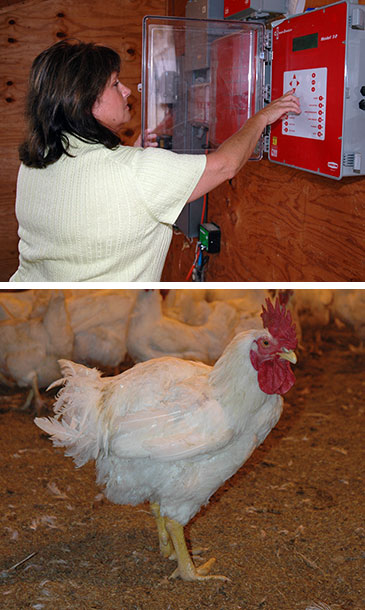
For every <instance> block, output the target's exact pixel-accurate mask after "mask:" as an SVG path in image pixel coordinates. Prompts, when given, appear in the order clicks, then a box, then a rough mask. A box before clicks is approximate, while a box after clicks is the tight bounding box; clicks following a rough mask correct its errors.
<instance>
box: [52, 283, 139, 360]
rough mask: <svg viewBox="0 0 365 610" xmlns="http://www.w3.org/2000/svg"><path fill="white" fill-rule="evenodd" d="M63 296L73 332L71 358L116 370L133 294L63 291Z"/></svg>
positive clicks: (121, 357) (123, 348)
mask: <svg viewBox="0 0 365 610" xmlns="http://www.w3.org/2000/svg"><path fill="white" fill-rule="evenodd" d="M65 295H66V307H67V311H68V314H69V317H70V324H71V328H72V332H73V333H74V347H73V353H72V359H73V360H75V361H76V362H80V363H82V364H88V365H93V366H100V367H103V368H106V367H113V368H115V367H117V366H118V365H119V364H120V363H121V362H122V361H123V360H124V359H125V357H126V353H127V327H128V321H129V316H130V313H131V310H132V309H133V306H134V303H135V300H136V296H137V291H136V290H66V291H65ZM63 357H64V358H65V357H67V356H66V355H64V356H63Z"/></svg>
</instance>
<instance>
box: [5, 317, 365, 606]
mask: <svg viewBox="0 0 365 610" xmlns="http://www.w3.org/2000/svg"><path fill="white" fill-rule="evenodd" d="M307 339H308V338H307ZM351 342H352V343H353V344H356V343H357V342H356V340H355V339H354V338H353V337H352V336H351V334H350V332H349V331H347V330H345V331H344V330H342V331H339V330H338V329H336V328H331V329H327V330H326V331H325V337H324V341H323V344H322V346H321V349H322V354H316V353H308V351H307V352H306V353H302V354H301V356H300V361H299V363H298V365H297V367H296V373H297V383H296V385H295V387H294V389H293V390H291V392H290V393H289V394H288V395H287V400H286V408H285V411H284V414H283V416H282V418H281V420H280V422H279V424H278V425H277V427H276V429H275V430H273V432H272V433H271V434H270V436H269V437H268V438H267V439H266V441H265V443H264V445H263V446H262V447H261V448H259V449H258V450H257V451H256V452H255V454H254V455H253V456H252V458H251V459H250V460H249V462H248V463H246V465H245V466H244V467H243V468H242V469H241V470H240V471H239V472H238V473H237V474H236V476H235V477H234V478H233V479H231V480H230V481H229V482H228V483H227V484H226V485H225V486H224V487H223V488H221V489H220V490H219V492H218V493H217V494H216V495H215V496H214V498H213V499H212V501H211V502H210V504H209V506H208V507H207V508H206V509H204V510H203V511H201V513H200V514H199V515H197V517H196V518H195V519H194V520H193V522H191V523H190V524H189V526H188V527H187V528H186V529H187V535H188V538H189V540H190V541H191V544H193V545H194V546H203V547H204V546H208V547H209V550H208V551H206V553H205V557H209V556H212V555H215V556H216V557H217V563H216V566H215V572H216V573H221V574H225V575H226V576H229V577H230V578H231V582H220V581H208V582H205V583H184V582H182V581H180V580H168V578H167V576H168V575H169V574H170V573H171V572H172V570H173V568H174V563H173V562H169V561H168V560H164V559H162V558H161V557H160V556H159V550H158V543H157V538H156V532H155V526H154V521H153V519H152V518H151V516H150V515H149V513H148V507H147V506H140V507H137V508H132V507H120V506H115V505H112V504H110V503H109V502H108V501H107V500H105V499H103V497H102V496H101V495H100V490H99V489H97V487H96V486H95V483H94V468H93V465H92V464H88V465H86V466H85V467H83V468H82V469H80V470H75V468H74V466H73V462H72V461H71V459H69V458H65V457H63V451H62V450H57V449H54V448H53V447H52V445H51V443H50V442H49V441H48V440H47V438H46V436H44V435H43V434H42V433H41V431H40V430H39V429H38V428H36V426H35V425H34V424H33V422H32V416H31V415H30V413H29V412H19V411H17V410H16V409H17V407H19V406H20V405H21V402H22V401H23V400H24V394H20V393H19V394H18V393H17V394H14V393H9V392H6V390H5V389H4V388H3V392H2V395H1V397H0V409H1V412H0V439H1V445H0V450H1V459H2V479H3V481H4V483H3V484H2V485H1V489H0V536H1V546H0V607H1V608H9V609H10V608H11V609H16V610H19V609H23V608H35V609H37V610H41V609H43V608H44V609H46V610H48V609H49V610H64V609H69V608H70V609H74V608H75V609H87V610H89V609H94V608H95V609H96V608H100V609H103V610H112V609H113V610H115V609H117V610H132V609H135V610H168V609H170V610H187V609H188V610H190V609H194V608H198V609H201V608H215V609H232V610H233V609H237V610H238V609H239V608H242V609H245V610H256V609H257V610H259V609H262V610H295V609H300V610H306V608H308V607H309V606H311V605H312V604H313V603H314V602H317V604H318V602H322V603H326V604H328V606H329V607H330V608H331V610H340V609H341V610H363V609H364V608H365V604H364V602H363V600H364V599H365V586H364V572H362V570H363V563H364V557H365V548H364V539H365V523H364V498H363V497H362V493H363V488H362V480H361V477H362V474H363V463H362V459H363V453H362V445H363V443H362V440H363V438H362V424H363V419H364V398H363V394H364V387H365V379H364V355H359V354H355V353H353V352H352V351H351V350H350V349H349V343H351ZM47 401H48V403H49V405H51V403H52V397H48V398H47ZM31 553H34V555H33V556H32V557H29V558H28V556H29V555H30V554H31ZM22 560H25V561H24V562H23V563H21V564H20V565H18V567H15V564H17V563H18V562H20V561H22Z"/></svg>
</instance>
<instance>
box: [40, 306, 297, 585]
mask: <svg viewBox="0 0 365 610" xmlns="http://www.w3.org/2000/svg"><path fill="white" fill-rule="evenodd" d="M262 320H263V323H264V327H265V329H266V330H263V329H261V330H253V331H246V332H243V333H240V334H239V335H237V336H236V337H235V338H234V340H233V341H232V342H231V343H230V344H229V345H228V347H227V348H226V350H225V351H224V353H223V354H222V356H221V357H220V358H219V360H218V361H217V362H216V364H215V365H214V366H212V367H211V366H207V365H205V364H203V363H198V362H191V361H184V360H180V359H178V358H172V357H164V358H160V359H155V360H150V361H148V362H143V363H141V364H137V365H136V366H134V367H133V368H131V369H130V370H128V371H125V372H124V373H122V374H120V375H118V376H116V377H111V378H103V377H101V375H100V373H99V372H98V371H97V370H96V369H92V370H91V369H88V368H86V367H84V366H82V365H78V364H75V363H72V362H69V361H62V362H61V369H62V372H63V375H64V379H63V380H61V381H60V382H58V383H64V384H65V387H64V388H63V389H62V390H61V392H60V394H59V396H58V399H57V402H56V404H55V408H54V410H55V413H56V416H55V417H54V418H52V419H50V418H36V419H35V422H36V424H37V425H38V426H39V427H40V428H42V429H43V430H44V431H46V432H47V433H48V434H50V435H52V440H53V443H54V444H55V445H56V446H64V447H66V448H67V451H66V455H69V456H72V457H73V458H74V460H75V463H76V465H77V466H82V465H83V464H85V463H86V462H87V461H88V460H90V459H95V460H96V469H97V481H98V483H99V484H101V485H104V486H105V492H104V493H105V495H106V496H107V497H108V498H109V499H110V500H111V501H112V502H115V503H118V504H132V505H136V504H139V503H140V502H143V501H146V500H148V501H149V502H150V504H151V509H152V512H153V514H154V516H155V518H156V522H157V528H158V533H159V541H160V549H161V552H162V554H163V556H164V557H169V558H176V559H177V569H176V570H175V572H174V573H173V574H172V576H173V577H176V576H180V577H181V578H182V579H184V580H204V579H206V578H220V579H224V578H225V577H223V576H214V575H209V571H210V569H211V566H212V563H213V562H214V559H211V560H209V561H208V562H207V563H205V564H204V565H203V566H200V567H198V568H197V567H195V565H194V563H193V561H192V559H191V558H190V555H189V553H188V550H187V547H186V543H185V539H184V532H183V526H184V525H185V524H186V523H187V522H188V521H189V520H190V519H191V518H192V517H193V516H194V515H195V514H196V513H197V512H198V511H199V509H200V507H201V506H202V505H204V504H206V503H207V502H208V500H209V498H210V497H211V495H212V494H213V493H214V492H215V491H216V490H217V489H218V487H220V485H222V483H223V482H224V481H225V480H226V479H228V478H229V477H231V476H232V475H233V474H234V473H235V472H236V471H237V470H238V469H239V468H240V467H241V466H242V464H243V463H244V462H245V461H246V460H247V458H248V457H249V456H250V454H251V453H252V451H253V450H254V449H255V448H256V447H257V446H258V445H259V444H260V443H261V442H262V441H263V440H264V439H265V437H266V436H267V434H268V433H269V432H270V430H271V428H272V427H273V426H274V425H275V424H276V422H277V421H278V419H279V417H280V414H281V410H282V404H283V400H282V398H281V396H280V395H281V394H283V393H285V392H287V391H288V390H289V389H290V388H291V387H292V385H293V383H294V380H295V378H294V375H293V372H292V370H291V368H290V364H289V362H293V363H294V362H295V361H296V358H295V354H294V352H293V351H292V350H293V349H294V348H295V347H296V343H297V341H296V335H295V327H294V326H293V324H292V320H291V316H290V313H289V312H286V310H285V307H284V306H280V304H279V302H278V300H277V301H276V305H275V308H274V307H273V306H272V304H271V302H270V301H269V300H267V309H264V308H263V312H262ZM54 385H55V384H54Z"/></svg>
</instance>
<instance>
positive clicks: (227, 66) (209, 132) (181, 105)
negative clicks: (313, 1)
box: [142, 16, 265, 159]
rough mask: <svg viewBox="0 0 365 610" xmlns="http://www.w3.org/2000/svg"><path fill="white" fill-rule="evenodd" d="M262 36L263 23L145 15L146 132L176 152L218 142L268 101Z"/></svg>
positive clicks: (257, 155)
mask: <svg viewBox="0 0 365 610" xmlns="http://www.w3.org/2000/svg"><path fill="white" fill-rule="evenodd" d="M264 35H265V28H264V26H263V25H262V24H261V23H243V22H234V21H221V20H213V19H209V20H205V19H188V18H178V17H152V16H149V17H145V18H144V21H143V62H142V65H143V74H142V131H143V133H144V131H145V129H148V130H149V131H152V132H154V133H156V134H157V138H158V143H159V146H161V147H164V148H167V149H171V150H173V151H175V152H179V153H194V154H198V153H200V154H201V153H204V152H206V151H209V150H214V149H215V148H216V147H217V146H219V145H220V144H221V143H222V142H223V141H224V140H226V139H227V138H228V137H229V136H231V135H232V134H233V133H234V132H235V131H237V129H239V128H240V127H241V126H242V125H243V124H244V123H245V121H246V120H247V119H248V118H249V117H251V116H252V115H253V114H255V112H257V111H258V110H260V108H262V106H263V90H264V61H263V52H262V51H263V44H264ZM262 149H263V144H262V141H260V143H259V145H258V146H257V148H256V150H255V152H254V155H253V157H252V158H255V159H259V158H261V156H262Z"/></svg>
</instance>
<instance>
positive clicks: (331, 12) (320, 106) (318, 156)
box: [269, 2, 347, 178]
mask: <svg viewBox="0 0 365 610" xmlns="http://www.w3.org/2000/svg"><path fill="white" fill-rule="evenodd" d="M346 32H347V5H346V3H345V2H343V3H339V4H334V5H331V6H328V7H324V8H323V9H322V10H318V11H313V12H308V13H304V14H303V15H298V16H296V17H292V18H290V19H286V20H285V21H283V22H281V23H280V24H279V25H277V26H275V27H274V28H273V43H272V48H273V62H272V76H271V98H272V99H275V98H277V97H280V96H281V95H282V94H283V93H284V92H286V91H288V90H289V89H294V91H295V94H296V95H297V96H298V97H299V100H300V104H301V109H302V112H301V114H300V115H294V114H293V115H289V116H288V117H285V118H284V119H283V120H281V121H277V122H276V123H275V124H274V125H272V127H271V135H270V148H269V158H270V160H271V161H276V162H278V163H285V164H286V165H292V166H294V167H298V168H300V169H305V170H308V171H312V172H316V173H317V172H319V173H321V174H325V175H328V176H331V177H334V178H340V177H341V160H342V130H343V106H344V87H345V55H346V44H345V42H346Z"/></svg>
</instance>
